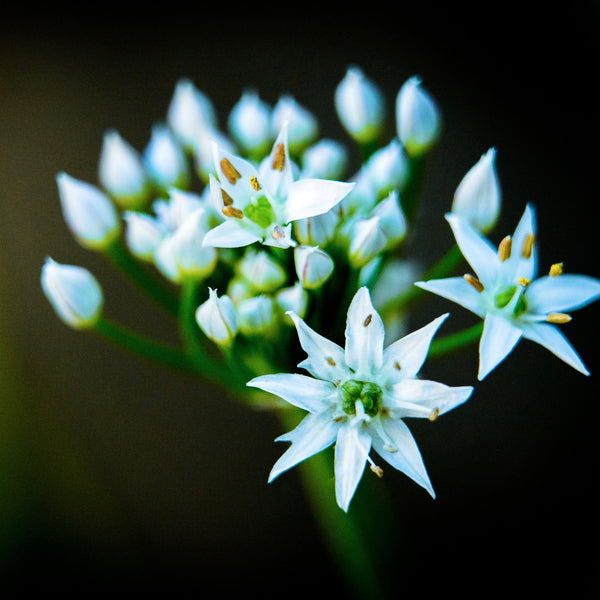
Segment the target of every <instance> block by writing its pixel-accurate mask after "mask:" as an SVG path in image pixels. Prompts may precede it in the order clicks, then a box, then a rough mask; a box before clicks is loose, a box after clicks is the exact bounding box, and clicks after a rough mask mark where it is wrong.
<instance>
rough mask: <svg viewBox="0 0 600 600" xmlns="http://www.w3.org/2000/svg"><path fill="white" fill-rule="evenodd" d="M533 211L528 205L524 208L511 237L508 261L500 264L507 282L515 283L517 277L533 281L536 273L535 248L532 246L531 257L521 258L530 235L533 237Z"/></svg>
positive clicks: (534, 228) (534, 227)
mask: <svg viewBox="0 0 600 600" xmlns="http://www.w3.org/2000/svg"><path fill="white" fill-rule="evenodd" d="M535 230H536V226H535V211H534V210H533V207H532V206H531V205H530V204H528V205H527V206H526V207H525V211H524V212H523V216H522V217H521V219H520V220H519V224H518V225H517V227H516V229H515V233H514V235H513V236H512V250H511V255H510V258H509V259H508V260H506V261H505V262H504V263H502V271H503V273H504V275H505V277H506V280H507V281H515V280H516V279H518V278H519V277H525V278H526V279H533V278H534V277H535V274H536V272H537V246H536V244H534V245H533V247H532V249H531V255H530V256H529V257H523V248H524V246H525V242H526V240H527V238H528V237H529V236H530V235H534V236H535Z"/></svg>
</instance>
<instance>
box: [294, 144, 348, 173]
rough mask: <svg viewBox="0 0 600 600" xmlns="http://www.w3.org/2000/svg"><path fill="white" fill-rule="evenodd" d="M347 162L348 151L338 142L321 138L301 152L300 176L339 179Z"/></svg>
mask: <svg viewBox="0 0 600 600" xmlns="http://www.w3.org/2000/svg"><path fill="white" fill-rule="evenodd" d="M347 164H348V152H347V150H346V147H345V146H344V145H342V144H341V143H340V142H336V141H335V140H330V139H328V138H323V139H321V140H319V141H318V142H316V143H315V144H313V145H312V146H310V148H307V149H306V150H305V151H304V152H303V154H302V172H301V177H303V178H304V177H318V178H320V179H339V178H340V177H342V176H343V174H344V171H345V170H346V166H347Z"/></svg>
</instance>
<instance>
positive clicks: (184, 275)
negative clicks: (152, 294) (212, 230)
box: [154, 209, 217, 283]
mask: <svg viewBox="0 0 600 600" xmlns="http://www.w3.org/2000/svg"><path fill="white" fill-rule="evenodd" d="M205 233H206V222H205V215H204V209H198V210H196V211H195V212H193V213H192V214H191V215H190V216H189V217H188V218H187V219H186V220H185V221H184V223H183V224H182V225H181V226H180V227H179V228H178V229H177V231H176V232H175V233H174V234H173V235H171V236H169V237H167V238H165V239H164V240H163V241H162V242H161V244H160V245H159V246H158V248H157V249H156V253H155V257H154V260H155V264H156V266H157V268H158V269H159V271H161V273H163V275H165V276H166V277H167V278H169V279H170V280H171V281H173V282H174V283H180V282H182V281H183V280H184V279H188V278H189V279H192V278H193V279H203V278H204V277H208V275H210V274H211V273H212V272H213V270H214V268H215V265H216V263H217V251H216V250H215V248H212V247H208V246H203V245H202V240H203V239H204V234H205Z"/></svg>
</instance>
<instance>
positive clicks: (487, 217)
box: [452, 148, 501, 233]
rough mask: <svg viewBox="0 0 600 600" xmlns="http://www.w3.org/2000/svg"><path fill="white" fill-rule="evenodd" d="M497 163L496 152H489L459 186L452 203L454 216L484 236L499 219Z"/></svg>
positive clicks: (492, 149) (499, 195)
mask: <svg viewBox="0 0 600 600" xmlns="http://www.w3.org/2000/svg"><path fill="white" fill-rule="evenodd" d="M495 161H496V150H495V149H494V148H490V149H489V150H488V151H487V152H486V153H485V154H483V155H482V157H481V158H480V159H479V161H478V162H477V163H476V164H475V165H474V166H473V167H471V168H470V169H469V171H468V172H467V174H466V175H465V176H464V177H463V179H462V181H461V182H460V183H459V184H458V187H457V188H456V191H455V193H454V200H453V202H452V212H453V213H455V214H457V215H460V216H461V217H464V218H465V219H467V221H469V223H470V224H471V225H472V226H473V227H474V228H475V229H478V230H479V231H481V232H484V233H485V232H486V231H488V230H489V229H491V228H492V227H493V226H494V225H495V224H496V221H497V220H498V217H499V215H500V203H501V192H500V184H499V182H498V174H497V172H496V165H495Z"/></svg>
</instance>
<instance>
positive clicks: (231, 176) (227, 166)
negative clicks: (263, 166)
mask: <svg viewBox="0 0 600 600" xmlns="http://www.w3.org/2000/svg"><path fill="white" fill-rule="evenodd" d="M220 164H221V171H223V175H225V177H227V181H229V183H230V184H231V185H235V184H236V182H237V180H238V179H240V178H241V175H240V173H239V171H238V170H237V169H236V168H235V167H234V166H233V165H232V164H231V162H230V161H229V160H228V159H227V158H222V159H221V163H220Z"/></svg>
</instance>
